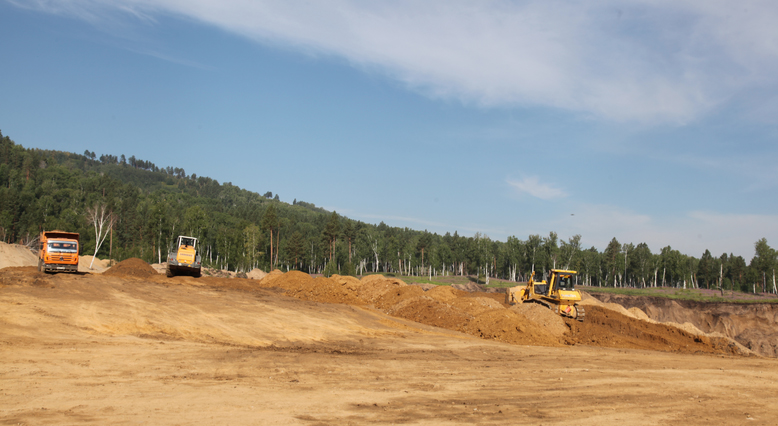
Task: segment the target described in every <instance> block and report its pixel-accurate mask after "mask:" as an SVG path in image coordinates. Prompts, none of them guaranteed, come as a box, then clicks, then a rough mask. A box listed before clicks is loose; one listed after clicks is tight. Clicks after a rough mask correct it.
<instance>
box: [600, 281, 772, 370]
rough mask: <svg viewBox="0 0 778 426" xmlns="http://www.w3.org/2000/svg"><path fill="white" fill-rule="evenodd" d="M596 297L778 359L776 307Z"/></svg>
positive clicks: (636, 297)
mask: <svg viewBox="0 0 778 426" xmlns="http://www.w3.org/2000/svg"><path fill="white" fill-rule="evenodd" d="M592 296H593V297H595V298H597V299H598V300H600V301H602V302H605V303H617V304H619V305H621V306H624V307H625V308H628V309H631V308H634V309H640V310H642V311H643V312H645V314H646V315H647V316H648V317H649V318H651V319H653V320H655V321H660V322H665V323H668V322H673V323H677V324H691V325H693V326H694V327H696V328H698V329H700V330H702V331H703V332H705V333H720V334H722V335H724V336H727V337H730V338H732V339H734V340H735V341H737V342H738V343H740V344H742V345H743V346H745V347H747V348H749V349H750V350H752V351H754V352H756V353H757V354H759V355H763V356H769V357H777V356H778V304H775V303H725V302H716V303H711V302H696V301H693V300H673V299H667V298H662V297H646V296H626V295H619V294H606V293H596V294H592Z"/></svg>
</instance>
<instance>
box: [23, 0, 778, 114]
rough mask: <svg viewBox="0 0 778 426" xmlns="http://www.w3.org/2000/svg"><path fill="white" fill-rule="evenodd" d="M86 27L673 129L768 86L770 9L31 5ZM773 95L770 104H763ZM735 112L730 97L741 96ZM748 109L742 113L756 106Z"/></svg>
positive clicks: (547, 3) (132, 0) (751, 4)
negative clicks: (346, 67)
mask: <svg viewBox="0 0 778 426" xmlns="http://www.w3.org/2000/svg"><path fill="white" fill-rule="evenodd" d="M14 4H17V5H22V6H24V7H28V8H34V9H37V10H43V11H48V12H51V13H58V14H68V15H72V16H77V17H79V18H82V19H85V20H87V21H90V22H92V23H96V22H99V21H100V20H107V19H115V18H116V16H117V15H119V16H124V17H128V18H132V19H137V20H139V21H140V22H143V23H144V24H149V23H151V24H153V23H154V22H155V17H157V16H159V15H170V16H177V17H183V18H186V19H192V20H196V21H199V22H202V23H205V24H207V25H211V26H216V27H219V28H222V29H224V30H226V31H229V32H232V33H235V34H239V35H241V36H244V37H246V38H249V39H252V40H255V41H258V42H261V43H265V44H271V45H276V46H282V47H284V48H289V49H293V50H300V51H304V52H307V53H308V54H313V55H332V56H334V57H339V58H345V59H346V60H347V61H349V62H350V63H351V64H353V65H354V66H356V67H359V68H363V69H365V70H370V71H373V72H379V73H384V74H385V75H387V76H389V77H390V78H393V79H396V80H398V81H401V82H402V83H404V84H405V85H406V86H407V87H408V88H410V89H412V90H416V91H419V92H421V93H424V94H425V95H427V96H430V97H433V98H440V99H446V100H459V101H462V102H465V103H472V104H476V105H481V106H485V107H514V106H528V107H533V106H543V107H550V108H559V109H563V110H568V111H572V112H575V113H579V114H583V115H584V116H590V117H595V118H598V119H603V120H612V121H640V122H646V123H686V122H689V121H692V120H695V119H697V118H699V117H701V116H703V115H705V114H706V113H708V112H710V111H711V110H713V109H715V108H719V107H721V106H722V105H725V104H726V103H727V102H730V101H731V100H732V99H734V98H737V97H738V96H740V97H741V98H742V96H741V95H742V94H743V93H747V92H749V91H751V92H754V91H763V90H762V89H764V88H769V89H770V90H774V88H775V86H776V82H777V81H778V77H776V76H778V29H776V28H778V27H776V26H775V25H774V23H775V22H776V21H778V3H775V2H773V1H761V0H755V1H746V2H739V3H738V4H737V7H735V5H734V4H733V3H731V2H727V1H723V0H722V1H716V0H709V1H704V0H686V1H669V0H665V1H662V0H660V1H631V2H627V1H601V2H583V3H581V2H572V1H560V0H544V1H520V2H515V1H508V0H503V1H492V2H477V1H465V0H447V1H445V2H444V1H427V2H418V1H411V0H398V1H395V2H390V3H386V2H376V1H356V0H331V1H328V2H315V1H292V2H283V1H262V0H221V1H214V0H190V1H180V0H154V1H150V0H120V1H112V2H108V1H101V0H69V1H67V0H66V1H50V0H36V1H31V2H24V1H20V0H16V1H15V2H14ZM772 98H774V96H773V97H771V99H772ZM741 101H742V99H741ZM757 107H758V106H754V108H757Z"/></svg>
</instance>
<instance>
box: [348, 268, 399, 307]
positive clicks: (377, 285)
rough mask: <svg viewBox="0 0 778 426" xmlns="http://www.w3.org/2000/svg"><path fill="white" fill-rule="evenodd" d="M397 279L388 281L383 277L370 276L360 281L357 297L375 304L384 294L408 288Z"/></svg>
mask: <svg viewBox="0 0 778 426" xmlns="http://www.w3.org/2000/svg"><path fill="white" fill-rule="evenodd" d="M407 286H408V284H405V283H404V282H402V281H401V280H398V279H396V278H391V279H386V278H384V277H383V276H382V275H368V276H366V277H363V278H362V279H361V280H360V286H359V289H358V290H357V296H358V297H359V298H360V299H362V300H363V301H365V302H366V303H374V302H375V301H376V300H378V298H380V297H381V296H382V295H383V294H384V293H386V292H388V291H390V290H394V289H396V288H399V287H407Z"/></svg>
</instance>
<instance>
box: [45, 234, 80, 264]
mask: <svg viewBox="0 0 778 426" xmlns="http://www.w3.org/2000/svg"><path fill="white" fill-rule="evenodd" d="M78 241H79V235H78V233H76V232H65V231H43V232H41V236H40V250H38V269H39V270H40V271H41V272H78V249H79V247H78Z"/></svg>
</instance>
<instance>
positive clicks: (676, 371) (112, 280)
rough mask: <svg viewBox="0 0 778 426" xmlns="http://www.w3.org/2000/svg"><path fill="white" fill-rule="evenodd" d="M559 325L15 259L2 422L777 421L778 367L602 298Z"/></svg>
mask: <svg viewBox="0 0 778 426" xmlns="http://www.w3.org/2000/svg"><path fill="white" fill-rule="evenodd" d="M147 268H148V269H147ZM323 302H328V303H323ZM559 320H561V319H557V318H555V317H548V316H546V311H542V310H541V311H536V310H531V309H530V310H527V309H526V308H523V309H513V308H508V307H506V306H502V305H501V303H500V301H499V300H498V298H496V297H494V296H493V295H486V294H470V293H465V292H458V291H457V290H453V289H450V288H441V289H433V290H430V291H427V292H425V291H423V290H421V289H419V288H418V287H415V286H405V285H404V283H402V282H397V281H396V280H384V279H381V278H370V277H366V278H363V279H362V280H356V279H353V278H350V277H335V278H334V279H323V278H316V279H313V278H311V277H310V276H307V275H306V274H301V273H287V274H280V273H272V272H271V273H270V274H269V275H268V276H266V277H265V278H263V279H262V280H261V281H256V280H250V279H237V278H232V279H230V278H213V277H202V278H199V279H195V278H191V277H175V278H166V277H164V276H163V275H160V274H158V273H155V272H154V270H153V269H152V268H151V267H150V266H148V265H147V264H144V263H142V262H140V263H139V262H137V260H129V261H125V262H121V263H119V264H117V265H115V266H114V267H113V268H111V269H109V270H108V271H106V272H105V273H104V274H101V275H98V274H78V275H76V274H56V275H46V274H42V273H40V272H38V271H36V270H35V268H34V267H20V268H14V267H11V268H5V269H0V359H2V361H0V424H3V425H53V424H57V425H60V424H120V425H121V424H165V425H167V424H170V425H176V424H180V425H184V424H206V425H208V424H214V425H215V424H219V425H221V424H299V425H341V424H354V425H362V424H430V425H433V424H435V425H436V424H468V423H474V424H533V425H534V424H569V423H571V422H573V423H575V424H582V425H590V424H591V425H594V424H597V425H600V424H613V423H619V424H640V425H647V424H648V425H650V424H679V423H684V424H700V425H702V424H705V425H709V424H743V423H747V424H776V423H777V422H778V421H776V419H775V413H778V400H777V399H776V398H775V397H774V395H776V393H777V392H778V360H775V359H771V358H762V357H758V356H743V355H738V354H739V353H742V352H739V351H737V350H736V349H733V347H732V346H730V344H729V343H728V341H727V340H726V339H719V340H717V339H707V338H701V336H696V335H693V334H688V333H685V332H684V331H683V330H680V329H677V328H672V327H670V328H667V326H665V325H662V324H653V323H648V322H641V321H639V320H637V319H635V318H630V317H624V316H621V315H620V314H618V313H617V312H615V311H610V310H607V309H602V308H598V307H594V306H587V322H585V323H583V324H577V323H575V322H572V323H570V322H564V321H562V323H560V322H559ZM416 321H420V322H416ZM533 321H534V322H533ZM540 323H543V324H545V325H544V326H543V327H538V326H536V325H535V324H540ZM560 324H561V326H563V327H564V328H560ZM433 325H435V326H433ZM565 330H567V331H565ZM703 337H704V336H703ZM530 344H531V345H530ZM649 349H650V350H649Z"/></svg>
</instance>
